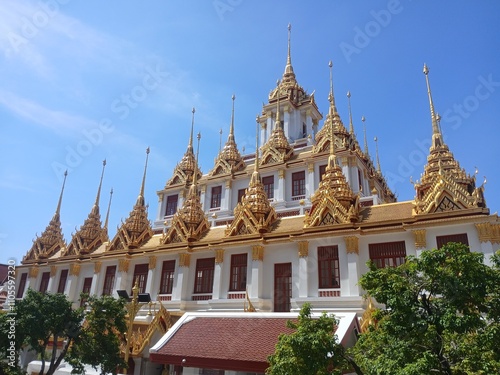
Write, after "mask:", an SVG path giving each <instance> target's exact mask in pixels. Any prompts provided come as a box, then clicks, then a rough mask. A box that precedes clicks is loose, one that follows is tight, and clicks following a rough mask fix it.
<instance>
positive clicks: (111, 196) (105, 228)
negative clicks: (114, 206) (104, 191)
mask: <svg viewBox="0 0 500 375" xmlns="http://www.w3.org/2000/svg"><path fill="white" fill-rule="evenodd" d="M112 198H113V188H111V191H110V192H109V202H108V211H107V212H106V220H105V221H104V227H103V229H104V230H108V221H109V211H110V210H111V199H112Z"/></svg>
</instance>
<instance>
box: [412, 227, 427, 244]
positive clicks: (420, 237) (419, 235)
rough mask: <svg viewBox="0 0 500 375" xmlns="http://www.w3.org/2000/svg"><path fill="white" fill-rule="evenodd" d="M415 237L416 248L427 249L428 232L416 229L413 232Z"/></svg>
mask: <svg viewBox="0 0 500 375" xmlns="http://www.w3.org/2000/svg"><path fill="white" fill-rule="evenodd" d="M411 232H412V233H413V236H414V237H415V247H416V248H417V249H426V248H427V239H426V237H425V235H426V233H427V230H425V229H415V230H412V231H411Z"/></svg>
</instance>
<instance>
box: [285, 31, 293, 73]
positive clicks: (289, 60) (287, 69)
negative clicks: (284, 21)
mask: <svg viewBox="0 0 500 375" xmlns="http://www.w3.org/2000/svg"><path fill="white" fill-rule="evenodd" d="M291 34H292V25H291V24H290V23H289V24H288V54H287V57H286V67H285V74H288V73H293V67H292V57H291V52H290V44H291V43H290V36H291Z"/></svg>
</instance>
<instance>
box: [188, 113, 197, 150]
mask: <svg viewBox="0 0 500 375" xmlns="http://www.w3.org/2000/svg"><path fill="white" fill-rule="evenodd" d="M191 112H192V114H193V115H192V120H191V133H190V135H189V143H188V148H187V152H191V153H192V152H193V129H194V113H195V109H194V107H193V109H192V111H191Z"/></svg>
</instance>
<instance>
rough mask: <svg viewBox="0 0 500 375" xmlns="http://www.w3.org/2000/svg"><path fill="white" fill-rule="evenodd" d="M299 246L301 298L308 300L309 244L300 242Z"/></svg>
mask: <svg viewBox="0 0 500 375" xmlns="http://www.w3.org/2000/svg"><path fill="white" fill-rule="evenodd" d="M298 246H299V298H306V297H308V294H309V272H308V268H309V264H308V260H309V242H308V241H300V242H298Z"/></svg>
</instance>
